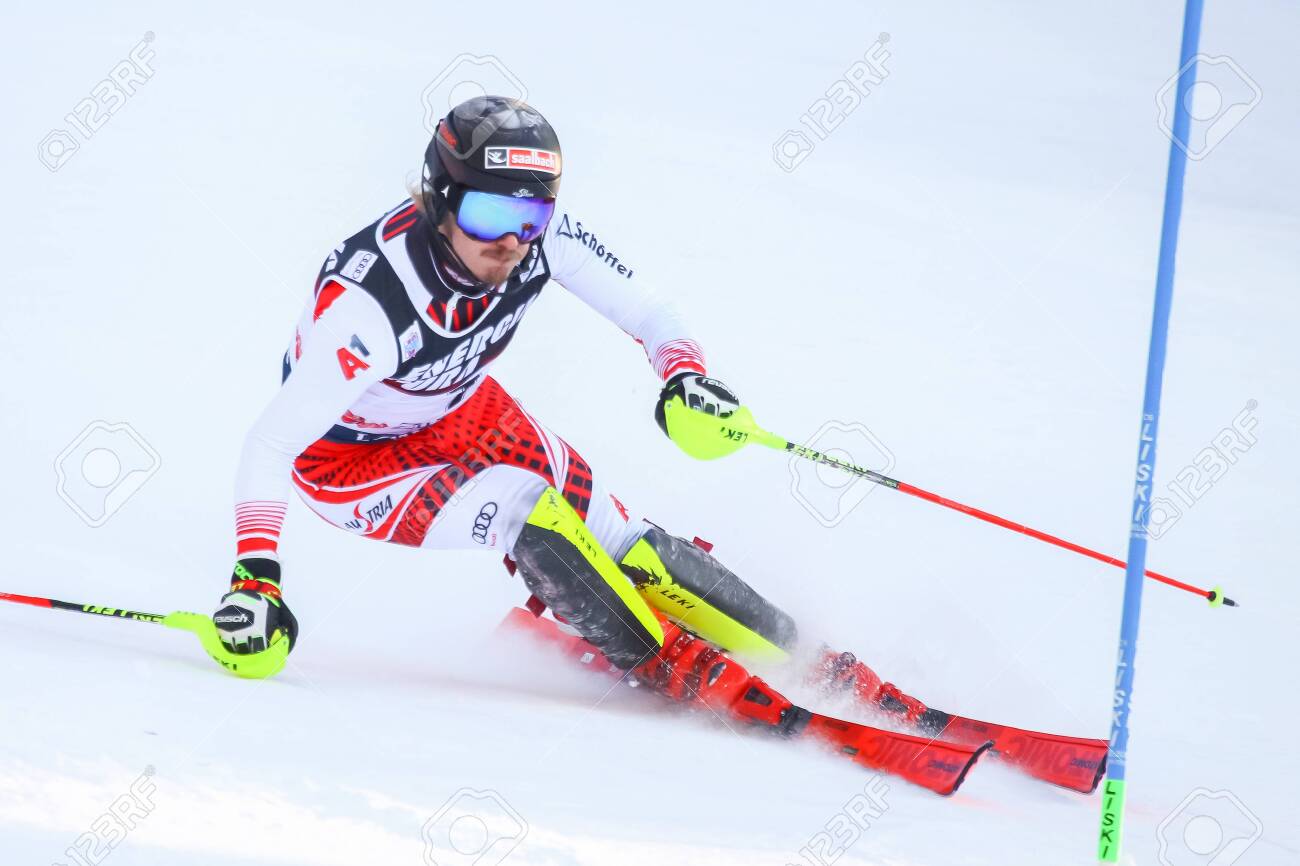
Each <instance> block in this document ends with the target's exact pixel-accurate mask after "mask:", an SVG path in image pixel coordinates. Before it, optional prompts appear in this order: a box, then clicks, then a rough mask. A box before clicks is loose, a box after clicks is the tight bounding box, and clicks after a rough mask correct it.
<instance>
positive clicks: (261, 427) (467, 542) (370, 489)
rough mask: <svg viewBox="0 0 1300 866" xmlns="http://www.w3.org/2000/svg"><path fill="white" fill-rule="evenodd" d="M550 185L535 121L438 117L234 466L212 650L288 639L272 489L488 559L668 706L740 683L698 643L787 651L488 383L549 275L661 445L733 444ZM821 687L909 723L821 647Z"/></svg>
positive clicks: (304, 322)
mask: <svg viewBox="0 0 1300 866" xmlns="http://www.w3.org/2000/svg"><path fill="white" fill-rule="evenodd" d="M561 173H562V156H561V151H560V143H559V140H558V138H557V137H556V134H555V132H554V130H553V129H552V128H551V126H550V124H548V123H547V122H546V120H545V119H544V118H543V117H542V116H541V115H540V114H539V113H538V112H537V111H536V110H534V109H533V108H531V107H530V106H528V105H526V104H524V103H523V102H520V101H517V100H510V99H505V98H501V97H493V96H485V97H479V98H475V99H471V100H469V101H467V102H464V103H462V104H460V105H458V106H456V107H455V108H454V109H452V111H451V112H450V113H449V114H448V115H447V116H446V117H445V118H444V119H443V120H442V121H441V122H440V123H439V124H438V127H437V130H436V132H435V134H434V136H433V139H432V141H431V142H430V143H429V145H428V148H427V149H426V151H425V158H424V168H423V176H422V179H421V181H420V183H419V185H418V188H415V189H412V190H411V197H410V198H409V199H407V200H405V201H403V202H402V203H401V204H399V205H398V206H397V207H395V208H393V209H392V210H391V211H389V212H388V213H387V214H385V215H384V216H383V217H381V218H380V219H379V220H378V221H376V222H374V223H372V224H371V225H369V226H367V227H366V228H364V229H362V230H361V231H360V232H358V233H356V234H354V235H352V236H351V237H350V238H348V239H347V240H345V241H344V242H343V243H341V244H339V245H338V246H337V247H336V248H335V249H334V250H333V252H331V253H330V254H329V256H328V257H327V258H326V260H325V263H324V265H323V266H322V267H321V269H320V274H319V276H318V278H317V280H316V284H315V287H314V291H313V293H312V297H311V298H310V299H309V301H308V303H307V305H306V308H305V310H304V312H303V314H302V317H301V319H300V320H299V322H298V325H297V328H296V330H295V332H294V335H293V339H292V342H291V345H290V346H289V349H288V351H287V352H286V353H285V355H284V361H283V370H282V387H281V388H280V390H279V391H278V392H277V393H276V396H275V397H274V399H272V401H271V403H270V405H268V406H267V407H266V409H265V411H263V413H262V414H261V416H260V417H259V418H258V420H257V421H256V423H255V424H254V425H253V428H252V429H251V431H250V432H249V433H248V436H247V439H246V442H245V445H244V448H243V452H242V455H241V458H240V464H239V470H238V477H237V481H236V506H235V523H236V536H237V537H236V543H237V558H236V562H235V566H234V574H233V577H232V580H231V586H230V591H229V592H228V593H227V594H226V595H224V596H223V597H222V599H221V603H220V606H219V609H218V610H217V611H216V612H215V613H214V614H213V620H214V623H215V624H216V626H217V628H218V629H219V631H220V634H221V638H222V641H223V642H224V643H225V644H226V646H227V647H228V648H229V649H230V650H232V651H233V652H236V653H241V654H243V653H258V652H264V651H266V650H267V649H268V647H270V646H271V645H272V643H273V642H274V641H277V640H287V641H288V645H289V648H290V649H292V647H293V644H294V641H295V640H296V639H297V632H298V625H297V622H296V620H295V618H294V616H293V613H292V612H291V611H290V610H289V606H288V604H287V603H286V601H285V597H284V595H283V592H282V583H281V576H282V575H281V566H280V562H279V558H278V556H277V543H278V539H279V535H280V530H281V524H282V522H283V520H284V516H285V511H286V508H287V506H288V498H289V488H290V486H291V485H292V486H293V487H294V488H296V489H297V492H298V494H299V495H300V496H301V497H302V499H303V500H304V501H305V502H306V503H307V505H308V506H309V507H310V508H311V509H312V510H313V511H315V512H316V513H317V514H318V515H320V516H321V517H322V518H324V519H325V520H327V521H329V522H330V523H332V524H334V525H335V526H338V527H340V528H342V529H346V530H348V531H350V532H353V533H356V534H358V535H363V536H365V537H367V538H374V539H378V540H381V541H389V542H394V543H397V544H406V545H410V546H413V547H426V548H440V549H447V548H469V549H477V548H483V549H486V550H494V551H500V552H502V553H503V554H506V555H507V563H508V564H510V563H513V564H515V565H517V569H518V573H519V574H520V575H521V576H522V578H523V581H524V583H525V584H526V585H527V587H528V588H529V590H531V591H532V593H533V595H534V596H536V598H538V599H540V601H541V602H543V603H545V604H546V605H548V606H549V607H550V608H551V609H552V610H553V611H554V612H555V614H556V615H557V617H559V618H562V619H563V620H565V621H567V622H568V623H569V624H570V625H571V626H573V627H574V628H576V629H577V630H578V631H579V632H580V633H581V634H582V636H583V637H585V638H586V639H587V640H588V641H589V642H590V643H592V644H594V645H595V646H596V647H598V648H599V649H600V650H601V651H602V652H603V653H604V654H605V656H606V657H608V659H609V660H610V661H611V662H612V663H613V664H615V665H617V666H618V667H620V668H623V669H625V670H633V671H634V673H635V674H636V676H638V677H639V679H640V680H641V681H644V682H648V683H650V684H652V685H654V686H658V687H660V688H662V689H663V690H664V691H667V692H669V693H672V694H675V695H676V696H677V697H680V698H683V699H686V698H690V697H693V696H694V694H693V693H690V692H689V690H683V689H681V688H680V687H679V686H680V685H681V683H683V682H686V681H688V680H689V681H690V682H691V683H692V684H693V687H695V688H697V689H698V688H702V689H708V688H711V687H716V688H718V689H725V688H738V687H739V686H736V685H735V684H734V683H731V684H729V682H728V678H727V677H722V676H720V673H721V667H719V666H718V665H717V662H716V661H715V659H717V658H719V657H720V656H719V653H718V649H717V648H721V649H723V650H730V651H733V652H736V653H740V654H743V655H748V656H758V657H769V658H781V657H784V656H785V654H786V653H787V651H788V650H790V648H791V647H793V645H794V643H795V640H796V637H797V631H796V628H795V623H794V622H793V620H792V619H791V618H790V617H789V616H788V615H786V614H785V613H784V612H783V611H781V610H780V609H779V608H777V607H776V606H775V605H773V604H772V603H770V602H769V601H767V600H766V599H764V598H763V597H762V596H761V595H759V594H758V593H757V592H756V591H754V590H753V589H752V588H751V587H750V586H748V585H747V584H746V583H745V582H744V581H742V580H741V579H740V578H739V577H737V576H736V575H735V574H733V573H732V572H731V571H729V570H728V569H727V568H726V567H724V566H723V565H722V564H721V563H719V562H718V561H717V560H716V559H714V558H713V557H712V556H711V555H710V554H709V553H708V552H707V551H706V550H705V549H704V548H703V547H701V546H699V545H697V544H695V543H692V542H689V541H685V540H683V539H681V538H678V537H676V536H673V535H670V534H669V533H667V532H665V531H664V530H662V529H660V528H659V527H658V526H656V525H654V524H652V523H649V522H648V521H646V520H644V519H642V518H641V517H640V516H639V515H637V514H636V513H634V512H633V511H632V510H631V509H630V508H628V507H627V506H626V505H624V503H623V501H622V500H621V499H620V498H617V497H615V496H614V495H613V493H612V492H611V491H609V490H608V489H607V488H606V487H605V486H604V484H603V483H602V481H601V479H600V477H599V476H598V475H597V474H595V473H593V471H592V469H591V467H590V466H589V465H588V464H587V462H586V461H585V460H584V459H583V458H582V456H581V455H580V454H578V452H577V451H576V450H574V448H573V447H572V446H571V445H569V444H568V443H567V442H566V441H565V440H564V439H562V438H560V437H559V436H557V435H556V434H555V433H554V432H552V431H551V430H550V429H549V428H547V427H546V426H544V425H543V424H542V423H541V422H539V421H538V420H537V419H536V418H535V417H534V416H533V415H531V414H530V413H529V412H528V411H526V410H525V409H524V408H523V407H522V406H520V405H519V403H517V402H516V401H515V400H514V398H512V397H511V396H510V394H509V393H507V391H506V390H505V389H504V388H503V387H502V386H501V385H500V384H499V383H498V382H497V381H496V380H495V379H494V378H492V377H491V376H490V375H489V370H490V368H491V365H492V363H493V361H495V360H496V359H497V358H498V357H499V356H500V355H501V353H502V352H503V351H505V349H506V347H507V346H508V345H509V344H510V341H511V340H512V339H513V338H514V335H515V332H516V331H517V329H518V326H519V324H520V322H521V321H522V319H523V317H524V314H525V313H526V312H527V311H528V309H529V308H530V307H531V306H532V304H533V302H534V301H535V300H536V299H537V297H538V296H539V295H540V294H541V292H542V290H543V288H544V287H545V286H546V285H547V284H548V283H549V282H550V281H552V280H554V281H555V282H557V283H559V284H560V285H562V286H564V287H565V288H566V289H568V290H569V291H570V292H573V293H574V294H575V295H577V296H578V297H579V298H581V299H582V300H583V301H585V302H586V303H587V304H589V305H590V306H592V307H593V308H594V309H596V310H597V311H598V312H599V313H601V314H602V315H603V316H604V317H605V318H607V319H609V320H610V321H611V322H613V323H614V324H616V325H617V326H619V327H620V328H622V329H623V330H625V331H626V332H627V333H629V334H630V335H631V336H632V337H633V338H635V339H636V340H637V342H639V343H640V344H641V345H642V346H643V347H644V349H645V352H646V355H647V356H648V358H649V360H650V363H651V365H652V366H653V368H654V372H655V374H656V375H657V376H658V377H659V378H660V380H661V381H662V382H663V383H664V384H663V388H662V391H661V392H660V395H659V401H658V405H657V406H656V410H655V417H656V420H657V422H658V424H659V426H660V427H661V428H662V429H663V431H664V432H665V433H666V434H667V435H669V436H670V437H671V438H672V439H673V440H674V441H675V442H677V443H678V445H680V446H681V447H683V449H684V450H686V451H687V452H688V453H691V454H695V455H697V456H701V455H707V456H721V455H724V454H726V453H729V452H731V451H734V450H736V449H738V448H739V447H741V445H742V444H743V441H736V440H735V439H733V438H729V437H727V436H725V435H723V434H722V433H720V432H719V431H718V425H717V424H716V423H715V424H708V423H706V424H700V423H698V421H699V419H705V420H706V421H707V419H708V418H710V417H718V416H721V417H726V416H728V415H729V414H730V413H732V412H735V411H736V410H737V409H738V408H739V406H740V403H739V401H738V400H737V398H736V396H735V394H734V393H733V392H732V391H731V390H730V389H729V388H728V387H727V386H725V385H724V384H722V383H721V382H719V381H718V380H716V379H712V378H709V377H708V376H707V370H706V367H705V361H704V353H703V352H702V351H701V349H700V347H699V345H698V344H697V343H696V341H695V340H694V339H693V338H692V336H691V333H690V330H689V329H688V327H687V326H686V323H685V322H684V321H683V319H682V317H681V316H680V315H679V314H678V313H677V311H676V310H674V309H673V307H672V306H671V305H670V304H669V303H668V302H667V301H665V300H664V299H663V298H662V297H660V296H659V295H658V294H656V293H655V292H654V291H653V290H652V289H651V288H650V287H648V286H647V285H646V284H645V283H644V282H643V281H641V280H640V279H639V278H638V277H637V275H636V269H635V267H634V266H633V265H632V264H631V263H629V261H628V260H627V259H625V258H624V257H623V256H622V255H619V254H616V251H615V248H614V247H612V246H611V245H609V244H608V243H606V242H605V241H604V240H603V239H602V238H601V237H599V236H598V235H597V234H596V233H595V232H594V231H592V230H591V228H590V225H589V224H588V223H584V222H583V221H582V220H580V219H577V218H576V216H575V215H574V214H573V212H571V211H562V210H557V209H556V198H557V196H558V194H559V189H560V177H561ZM621 252H622V250H621V249H619V250H618V253H621ZM566 341H567V337H566ZM696 635H698V636H699V637H700V638H703V640H698V639H697V638H696V637H695V636H696ZM705 670H708V671H709V672H710V674H709V675H708V676H705V677H704V678H703V679H704V682H703V683H701V682H700V680H701V677H700V675H699V674H700V672H701V671H705ZM692 673H693V674H694V675H693V676H692ZM826 674H827V676H828V677H829V678H830V679H831V680H833V681H835V682H838V683H840V684H847V685H852V686H853V687H854V688H855V689H856V690H857V691H858V693H859V694H860V695H861V696H862V697H863V698H865V699H868V700H871V701H873V702H881V701H888V700H893V701H894V702H896V703H898V705H899V706H900V707H902V709H903V710H904V711H905V712H906V714H907V715H908V716H909V718H916V717H917V716H919V714H920V713H922V712H923V711H924V710H925V708H924V706H922V705H921V704H920V703H919V702H916V701H914V700H913V699H911V698H908V697H906V696H904V695H901V694H899V693H898V692H897V690H896V689H893V687H892V686H887V685H886V684H882V683H881V682H880V680H879V678H877V677H876V676H875V674H874V673H872V672H871V671H870V669H869V668H866V667H865V666H864V665H862V664H861V663H859V662H857V661H856V659H854V658H853V657H852V656H851V655H848V654H844V655H843V656H841V655H836V654H831V655H829V656H828V657H827V659H826ZM728 699H730V698H728ZM899 702H901V703H899ZM781 721H782V720H781V719H780V718H779V714H778V715H774V716H773V718H772V719H771V720H770V722H771V723H772V724H778V723H781ZM786 722H787V723H788V722H789V720H786Z"/></svg>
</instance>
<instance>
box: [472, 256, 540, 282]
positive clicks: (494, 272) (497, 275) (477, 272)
mask: <svg viewBox="0 0 1300 866" xmlns="http://www.w3.org/2000/svg"><path fill="white" fill-rule="evenodd" d="M525 249H527V248H525ZM522 259H523V256H522V255H511V256H509V257H508V258H506V259H498V258H492V257H489V256H483V257H481V258H480V259H479V261H478V262H476V263H475V264H476V267H475V268H474V276H475V277H477V278H478V279H480V280H482V281H483V282H485V283H491V284H492V285H494V286H495V285H496V284H497V283H504V282H505V281H506V280H507V279H508V278H509V277H510V273H511V271H513V270H514V269H515V266H516V265H518V264H519V262H520V261H521V260H522Z"/></svg>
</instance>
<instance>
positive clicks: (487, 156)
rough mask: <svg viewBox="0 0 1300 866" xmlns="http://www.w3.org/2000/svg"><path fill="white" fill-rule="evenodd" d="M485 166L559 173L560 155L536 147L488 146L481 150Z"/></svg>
mask: <svg viewBox="0 0 1300 866" xmlns="http://www.w3.org/2000/svg"><path fill="white" fill-rule="evenodd" d="M483 157H484V159H483V164H484V167H485V168H506V169H510V168H512V169H516V170H524V171H541V172H545V173H547V174H555V175H558V174H559V173H560V155H559V154H558V153H556V152H555V151H553V150H541V149H540V148H536V147H488V148H484V151H483Z"/></svg>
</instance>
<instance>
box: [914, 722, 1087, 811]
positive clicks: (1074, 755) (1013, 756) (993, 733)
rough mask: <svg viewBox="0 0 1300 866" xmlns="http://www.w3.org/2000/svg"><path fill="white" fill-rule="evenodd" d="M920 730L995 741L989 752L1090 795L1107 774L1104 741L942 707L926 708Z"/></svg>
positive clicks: (962, 739)
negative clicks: (982, 718) (960, 713)
mask: <svg viewBox="0 0 1300 866" xmlns="http://www.w3.org/2000/svg"><path fill="white" fill-rule="evenodd" d="M917 727H918V729H919V730H921V731H923V732H924V733H926V734H930V735H932V736H936V737H942V738H943V739H945V740H952V741H954V742H958V743H972V744H973V743H985V742H988V741H990V740H991V741H992V742H993V754H994V755H996V756H997V757H998V758H1000V759H1001V760H1003V761H1004V762H1006V763H1008V764H1010V765H1011V766H1013V767H1015V768H1016V769H1018V770H1020V771H1021V772H1024V773H1027V774H1028V775H1030V776H1033V777H1034V778H1036V779H1042V780H1043V781H1045V782H1051V783H1052V784H1054V785H1060V786H1062V787H1064V788H1070V789H1072V790H1075V791H1081V792H1082V793H1084V794H1091V793H1092V792H1093V791H1095V790H1096V789H1097V785H1098V783H1100V782H1101V778H1102V776H1104V775H1105V774H1106V757H1107V755H1108V754H1109V752H1110V744H1109V743H1108V742H1107V741H1106V740H1094V739H1086V738H1083V737H1067V736H1063V735H1061V734H1044V733H1039V732H1038V731H1026V730H1022V729H1021V728H1013V727H1011V726H1010V725H994V724H990V723H989V722H980V721H976V720H975V719H968V718H966V717H964V716H954V715H952V714H950V713H945V712H943V711H941V710H927V711H926V712H925V713H924V714H923V715H922V716H921V719H920V722H919V724H918V726H917Z"/></svg>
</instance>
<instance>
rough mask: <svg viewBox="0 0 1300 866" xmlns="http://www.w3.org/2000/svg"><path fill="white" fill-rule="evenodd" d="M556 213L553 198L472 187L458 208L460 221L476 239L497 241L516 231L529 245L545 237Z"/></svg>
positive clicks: (466, 232)
mask: <svg viewBox="0 0 1300 866" xmlns="http://www.w3.org/2000/svg"><path fill="white" fill-rule="evenodd" d="M553 213H555V199H553V198H515V197H514V196H509V195H497V194H496V193H490V192H479V191H478V190H468V191H466V192H465V194H464V196H462V198H461V200H460V207H459V208H458V209H457V210H456V224H457V225H459V226H460V228H461V230H462V231H463V232H465V234H467V235H469V236H470V237H472V238H474V239H475V240H479V241H495V240H498V239H499V238H502V237H505V236H506V235H508V234H515V235H518V237H519V242H520V243H524V244H526V243H528V242H529V241H535V240H537V238H539V237H541V234H542V232H544V231H546V224H547V223H549V222H550V221H551V214H553Z"/></svg>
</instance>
